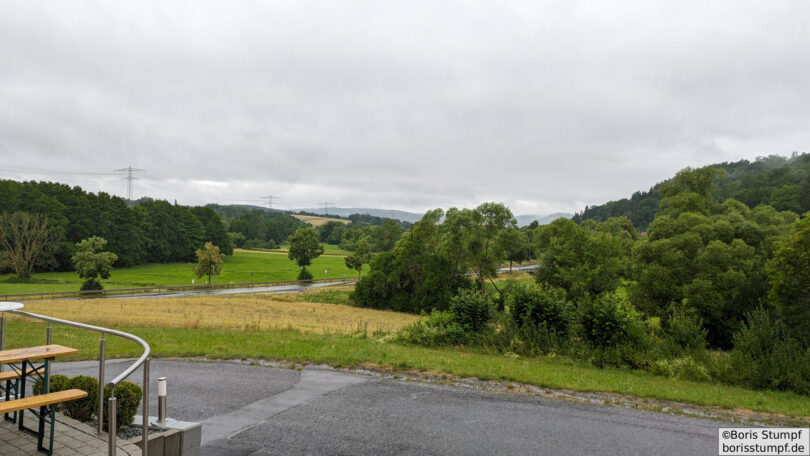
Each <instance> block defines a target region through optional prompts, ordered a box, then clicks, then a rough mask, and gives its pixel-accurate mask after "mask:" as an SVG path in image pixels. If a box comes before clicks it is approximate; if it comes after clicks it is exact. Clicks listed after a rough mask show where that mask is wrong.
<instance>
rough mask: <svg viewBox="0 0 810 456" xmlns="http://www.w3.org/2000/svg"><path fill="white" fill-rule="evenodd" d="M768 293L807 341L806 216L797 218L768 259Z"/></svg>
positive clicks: (809, 252)
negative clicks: (790, 232)
mask: <svg viewBox="0 0 810 456" xmlns="http://www.w3.org/2000/svg"><path fill="white" fill-rule="evenodd" d="M767 271H768V278H769V279H770V283H771V290H770V294H771V297H772V298H773V301H774V302H775V303H776V306H777V309H778V310H779V312H780V313H781V315H782V317H783V318H784V320H785V322H787V323H788V324H789V325H790V326H791V327H793V328H794V329H795V331H796V333H797V335H799V336H800V337H801V338H802V339H803V340H804V341H805V342H806V343H809V344H810V218H805V219H802V220H799V221H797V222H796V223H795V224H794V225H793V233H792V234H790V236H788V237H787V238H786V239H784V240H783V241H782V242H780V243H779V244H778V246H777V248H776V254H775V255H774V257H773V259H772V260H771V261H770V262H768V266H767Z"/></svg>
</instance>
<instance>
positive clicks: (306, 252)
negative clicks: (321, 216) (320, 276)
mask: <svg viewBox="0 0 810 456" xmlns="http://www.w3.org/2000/svg"><path fill="white" fill-rule="evenodd" d="M287 240H288V242H289V243H290V250H289V251H288V252H287V256H288V257H289V258H290V259H291V260H293V261H295V262H296V263H297V264H298V266H301V273H300V274H299V275H298V278H299V280H305V279H307V278H311V275H309V277H307V275H308V271H307V266H309V265H310V264H312V260H314V259H315V258H318V257H319V256H321V254H322V253H323V246H322V245H321V243H320V242H319V240H318V232H317V231H315V228H313V227H311V226H309V225H305V226H302V227H300V228H298V229H297V230H295V233H293V234H292V235H291V236H290V237H289V238H288V239H287Z"/></svg>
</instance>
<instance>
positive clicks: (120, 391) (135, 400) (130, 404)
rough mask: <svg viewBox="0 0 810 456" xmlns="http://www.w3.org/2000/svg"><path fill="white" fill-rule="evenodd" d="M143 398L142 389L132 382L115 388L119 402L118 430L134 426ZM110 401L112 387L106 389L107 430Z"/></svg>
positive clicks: (116, 416) (105, 412)
mask: <svg viewBox="0 0 810 456" xmlns="http://www.w3.org/2000/svg"><path fill="white" fill-rule="evenodd" d="M142 397H143V391H141V387H140V386H138V385H136V384H134V383H132V382H121V383H119V384H118V386H116V387H115V398H116V400H117V402H118V411H117V413H116V414H115V425H116V427H117V429H116V431H117V430H118V429H121V426H126V425H129V424H132V422H133V420H134V419H135V413H136V412H137V411H138V404H140V402H141V398H142ZM109 399H110V387H109V386H105V387H104V427H105V429H106V428H107V422H108V421H107V417H108V416H109V410H108V408H109V407H107V404H108V401H109Z"/></svg>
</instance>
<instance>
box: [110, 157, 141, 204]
mask: <svg viewBox="0 0 810 456" xmlns="http://www.w3.org/2000/svg"><path fill="white" fill-rule="evenodd" d="M142 171H146V170H145V169H140V168H133V167H132V165H129V166H127V167H126V168H121V169H116V170H115V172H116V173H122V172H126V173H127V175H126V177H122V178H121V179H124V180H126V181H127V200H129V202H132V181H134V180H138V178H137V177H135V176H133V175H132V173H139V172H142Z"/></svg>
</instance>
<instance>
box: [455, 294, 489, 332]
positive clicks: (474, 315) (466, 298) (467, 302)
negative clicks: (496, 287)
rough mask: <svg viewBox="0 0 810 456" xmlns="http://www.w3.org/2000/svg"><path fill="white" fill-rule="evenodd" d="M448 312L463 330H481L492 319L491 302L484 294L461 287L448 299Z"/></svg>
mask: <svg viewBox="0 0 810 456" xmlns="http://www.w3.org/2000/svg"><path fill="white" fill-rule="evenodd" d="M450 312H452V313H453V321H455V322H456V323H458V324H459V326H461V328H462V330H464V332H481V331H482V330H483V329H484V328H486V327H487V326H488V325H489V322H490V320H492V312H493V304H492V300H491V299H490V298H489V297H488V296H486V295H482V294H481V293H478V292H477V291H474V290H463V289H462V290H459V291H458V295H456V296H454V297H453V299H452V300H451V301H450Z"/></svg>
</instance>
